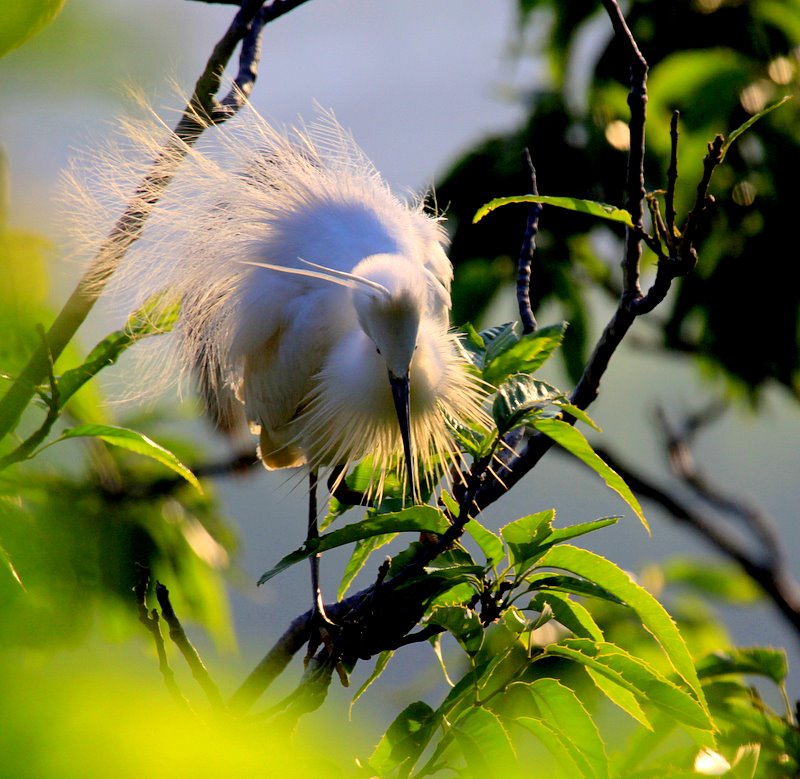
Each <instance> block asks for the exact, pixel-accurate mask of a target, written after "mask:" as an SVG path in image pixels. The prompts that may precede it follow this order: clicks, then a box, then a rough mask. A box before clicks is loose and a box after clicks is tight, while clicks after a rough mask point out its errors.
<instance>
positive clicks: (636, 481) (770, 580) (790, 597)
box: [595, 447, 800, 638]
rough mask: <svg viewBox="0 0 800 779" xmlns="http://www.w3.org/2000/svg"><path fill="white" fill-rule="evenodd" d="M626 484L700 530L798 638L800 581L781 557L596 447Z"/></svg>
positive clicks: (696, 530) (644, 497)
mask: <svg viewBox="0 0 800 779" xmlns="http://www.w3.org/2000/svg"><path fill="white" fill-rule="evenodd" d="M595 451H596V452H597V454H599V455H600V456H601V457H602V458H603V460H605V462H606V463H608V465H610V466H611V467H612V468H613V469H614V470H615V471H616V472H617V473H618V474H619V475H620V476H621V477H622V478H623V479H624V480H625V482H626V484H627V485H628V486H629V487H630V488H631V489H632V490H633V492H634V493H636V494H637V495H639V496H640V497H641V498H643V499H645V500H651V501H654V502H655V503H658V504H659V505H660V506H661V507H662V508H663V509H665V510H666V511H667V512H668V513H669V514H670V515H671V516H672V518H673V519H675V520H676V521H678V522H681V523H683V524H685V525H686V526H687V527H689V528H691V529H692V530H694V531H695V532H697V533H699V534H700V535H701V536H702V537H703V538H704V539H705V540H706V541H708V542H709V543H710V544H711V545H712V546H714V547H716V548H717V550H718V551H720V552H722V554H724V555H725V556H726V557H729V558H730V559H731V560H734V561H735V562H736V563H738V564H739V565H740V566H741V567H742V570H744V572H745V573H746V574H747V575H748V576H749V577H750V578H751V579H752V580H753V581H754V582H756V583H757V584H758V585H759V586H760V587H761V589H762V590H763V591H764V593H765V594H766V595H767V597H768V598H769V599H770V600H771V601H772V603H773V604H774V605H775V606H776V608H777V609H778V611H779V612H780V613H781V615H782V616H783V617H784V619H786V621H787V622H788V623H789V624H790V625H791V626H792V628H793V629H794V631H795V633H796V634H797V636H798V638H800V584H798V582H797V581H795V580H794V578H793V577H792V576H791V574H790V573H789V571H788V569H787V567H786V565H785V563H784V562H783V561H782V560H776V559H774V558H771V557H770V558H768V559H764V557H763V556H761V557H759V556H758V555H754V554H753V553H752V552H751V551H750V544H749V542H748V540H747V539H745V538H743V537H741V536H739V535H738V534H736V533H734V532H733V531H732V530H731V528H728V527H726V526H725V525H724V524H722V523H721V522H720V521H718V520H715V519H714V518H713V517H712V516H710V515H708V514H705V513H703V512H702V511H699V510H697V509H696V508H693V507H691V506H689V505H687V504H685V503H683V502H682V501H680V500H679V499H678V498H676V497H675V496H674V495H671V494H670V493H669V492H667V491H666V490H665V489H663V488H662V487H660V486H659V485H657V484H655V482H652V481H650V480H648V479H646V478H645V477H644V476H642V475H641V474H640V473H638V472H636V471H634V470H633V469H632V468H631V467H630V466H629V465H628V464H627V463H625V462H622V461H621V460H620V459H619V458H617V457H616V456H615V455H614V454H612V453H611V452H609V451H608V450H607V449H602V448H599V447H595Z"/></svg>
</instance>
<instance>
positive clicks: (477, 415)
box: [121, 110, 484, 494]
mask: <svg viewBox="0 0 800 779" xmlns="http://www.w3.org/2000/svg"><path fill="white" fill-rule="evenodd" d="M237 123H238V125H239V126H238V129H235V130H229V129H228V127H229V126H228V125H226V126H225V127H223V128H221V130H214V131H213V133H214V135H216V136H219V138H220V139H221V141H222V146H223V148H224V152H225V154H223V158H222V159H219V158H218V157H216V156H214V155H213V154H212V153H211V152H209V151H207V150H203V149H191V150H189V152H188V161H187V163H185V164H184V165H183V167H182V169H181V171H180V172H179V174H178V176H177V178H176V180H175V182H173V184H172V185H171V187H170V193H171V194H170V197H169V198H168V199H167V200H166V201H165V202H164V203H163V204H162V205H161V206H160V207H159V208H157V209H156V210H155V211H154V213H153V215H152V217H151V221H152V222H153V223H154V224H153V226H152V230H153V233H154V235H155V236H156V238H155V239H151V241H150V243H149V244H144V245H143V246H142V247H140V248H138V249H137V252H136V253H134V254H133V256H131V257H130V258H129V259H128V260H127V262H126V264H125V266H124V267H123V269H122V271H121V277H122V279H123V282H124V283H125V282H127V284H128V286H133V287H135V288H136V289H137V290H138V291H139V294H140V297H141V298H142V299H145V298H146V296H147V295H149V294H152V293H153V292H155V291H158V290H161V289H164V288H166V289H168V290H171V291H172V292H174V293H175V294H177V295H178V296H179V297H180V299H181V301H182V310H181V318H180V322H179V325H178V327H177V329H176V332H177V334H178V336H179V340H180V351H181V355H182V358H183V362H184V366H185V367H187V368H189V369H191V370H192V371H194V372H196V373H197V375H199V378H200V385H201V387H202V390H203V394H204V396H205V397H206V399H207V404H208V406H209V408H210V409H211V410H212V412H213V414H214V416H215V417H216V418H217V420H218V421H219V422H220V423H221V424H222V425H223V426H225V427H229V428H232V427H235V426H236V425H237V424H238V423H239V422H241V421H244V420H246V421H248V422H249V423H250V425H251V429H252V430H253V431H254V432H255V433H257V434H258V436H259V440H260V447H259V452H260V456H261V459H262V460H263V462H264V464H265V465H266V466H267V467H268V468H285V467H293V466H301V465H307V466H309V467H310V468H311V469H312V470H316V469H317V468H318V467H320V466H345V467H346V466H349V465H351V464H353V463H354V462H356V461H358V460H359V459H361V458H362V457H363V456H364V455H366V454H368V453H369V454H372V455H373V456H374V460H375V463H376V464H377V467H378V470H377V475H376V476H375V478H374V482H373V483H372V484H371V485H370V490H369V491H370V492H372V493H373V494H379V493H380V492H381V491H382V489H383V479H384V477H385V473H386V469H387V468H388V467H390V466H394V465H397V466H399V467H400V470H401V471H402V472H407V471H408V470H412V471H417V470H418V469H419V468H420V466H421V465H422V464H424V463H428V462H430V461H432V460H433V461H435V462H437V463H438V465H437V466H436V468H438V469H440V470H444V469H445V468H446V467H447V464H448V462H452V461H454V460H455V459H456V458H457V457H458V454H457V448H456V447H455V445H454V444H453V438H452V434H451V425H452V422H453V421H456V422H464V423H468V422H472V421H475V420H482V419H483V416H484V412H482V410H481V396H482V393H481V390H480V388H479V386H478V384H477V382H476V380H475V379H474V378H473V377H472V376H471V374H470V372H469V370H468V366H467V363H466V360H465V358H464V357H463V356H462V353H461V351H460V350H459V348H458V344H457V339H456V336H454V335H453V334H452V333H450V331H449V329H448V328H449V325H448V315H449V309H450V282H451V278H452V267H451V265H450V262H449V260H448V259H447V256H446V254H445V251H444V248H443V246H444V245H445V233H444V231H443V229H442V226H441V224H440V222H439V221H438V220H437V219H436V218H434V217H432V216H429V215H428V214H426V213H425V212H424V210H423V208H422V206H421V204H412V205H409V204H407V203H404V202H403V201H401V200H399V199H398V198H397V197H395V196H394V195H393V194H392V193H391V191H390V190H389V188H388V187H387V185H386V184H385V182H384V181H383V180H382V179H381V178H380V176H379V175H378V173H377V172H376V171H375V169H374V167H373V166H372V165H371V163H370V162H369V161H368V160H367V159H366V158H365V156H364V155H363V153H362V152H361V151H360V150H359V149H358V147H357V146H356V145H355V143H354V141H353V140H352V138H351V137H350V136H349V134H347V133H346V132H344V131H343V130H342V129H341V127H339V125H338V124H337V123H336V122H335V120H333V118H332V117H324V118H323V119H322V120H321V121H320V122H318V123H317V124H316V125H313V126H312V127H311V128H310V129H308V128H306V129H303V130H302V131H295V133H294V134H293V135H292V136H289V135H286V134H283V133H280V132H277V131H275V130H273V129H272V128H271V127H269V126H268V125H267V124H266V123H265V122H264V121H263V120H262V119H261V118H260V117H259V116H258V115H257V114H256V113H255V112H254V111H252V110H249V111H247V112H245V114H244V115H240V117H239V119H238V120H237ZM136 140H137V141H139V142H145V144H146V143H150V141H149V139H148V137H147V136H146V134H139V135H137V138H136ZM149 229H150V228H149ZM404 417H405V418H404ZM423 470H424V468H423ZM412 481H413V476H412Z"/></svg>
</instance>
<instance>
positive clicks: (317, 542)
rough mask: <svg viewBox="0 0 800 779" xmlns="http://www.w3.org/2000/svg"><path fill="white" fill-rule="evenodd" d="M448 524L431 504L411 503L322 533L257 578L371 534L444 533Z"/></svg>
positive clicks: (275, 573)
mask: <svg viewBox="0 0 800 779" xmlns="http://www.w3.org/2000/svg"><path fill="white" fill-rule="evenodd" d="M448 527H450V524H449V523H448V521H447V519H446V518H445V516H444V514H443V513H442V512H441V511H440V510H439V509H437V508H434V507H433V506H412V507H411V508H407V509H404V510H403V511H399V512H397V513H395V514H381V515H380V516H377V517H367V518H366V519H362V520H361V521H360V522H354V523H352V524H350V525H346V526H345V527H343V528H339V529H338V530H333V531H331V532H330V533H325V534H323V535H321V536H320V537H319V538H317V539H312V540H310V541H307V542H306V543H305V544H304V545H303V546H302V547H300V549H296V550H295V551H294V552H291V553H290V554H288V555H286V556H285V557H283V558H282V559H281V560H280V561H279V562H278V563H277V564H276V565H275V566H273V567H272V568H270V569H269V570H268V571H267V572H266V573H264V574H263V575H262V576H261V578H260V579H259V580H258V583H259V584H264V582H266V581H269V580H270V579H271V578H272V577H273V576H275V575H277V574H279V573H280V572H281V571H284V570H286V569H287V568H289V567H290V566H292V565H294V564H295V563H298V562H300V561H301V560H306V559H308V558H309V557H311V556H312V555H315V554H319V553H321V552H327V551H328V550H329V549H335V548H336V547H337V546H343V545H345V544H351V543H354V542H355V541H361V540H362V539H365V538H372V537H373V536H386V535H390V534H392V533H404V532H412V531H416V532H419V533H444V532H445V531H446V530H447V528H448Z"/></svg>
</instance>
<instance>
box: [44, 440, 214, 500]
mask: <svg viewBox="0 0 800 779" xmlns="http://www.w3.org/2000/svg"><path fill="white" fill-rule="evenodd" d="M71 438H99V439H100V440H101V441H105V442H106V443H107V444H111V445H112V446H119V447H120V448H122V449H128V450H129V451H131V452H135V453H136V454H141V455H143V456H144V457H149V458H150V459H151V460H155V461H156V462H159V463H161V464H162V465H165V466H166V467H167V468H169V469H171V470H173V471H175V473H177V474H178V475H179V476H182V477H183V478H184V479H186V481H188V482H189V484H191V485H192V486H193V487H194V488H195V489H196V490H197V491H198V492H201V493H202V491H203V488H202V487H201V486H200V482H199V481H197V477H196V476H195V475H194V474H193V473H192V472H191V471H190V470H189V469H188V468H187V467H186V466H185V465H184V464H183V463H182V462H181V461H180V460H179V459H178V458H177V457H176V456H175V455H174V454H173V453H172V452H170V451H169V450H168V449H165V448H164V447H163V446H160V445H159V444H157V443H156V442H155V441H153V440H151V439H150V438H148V437H147V436H146V435H144V434H143V433H139V432H137V431H136V430H129V429H128V428H126V427H116V426H114V425H78V426H77V427H72V428H70V429H69V430H65V431H64V432H63V433H62V434H61V436H60V437H59V438H57V439H56V440H55V441H52V442H51V443H50V444H48V446H52V444H57V443H59V442H60V441H65V440H67V439H71Z"/></svg>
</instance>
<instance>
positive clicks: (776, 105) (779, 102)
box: [722, 95, 792, 160]
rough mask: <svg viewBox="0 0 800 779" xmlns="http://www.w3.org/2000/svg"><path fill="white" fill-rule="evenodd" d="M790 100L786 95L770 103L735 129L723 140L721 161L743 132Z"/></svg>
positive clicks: (790, 96)
mask: <svg viewBox="0 0 800 779" xmlns="http://www.w3.org/2000/svg"><path fill="white" fill-rule="evenodd" d="M791 99H792V95H786V96H785V97H782V98H781V99H780V100H776V101H775V102H774V103H771V104H770V105H768V106H767V107H766V108H764V109H762V110H761V111H759V112H758V113H757V114H753V116H751V117H750V118H749V119H748V120H747V121H746V122H745V123H744V124H742V125H740V126H739V127H737V128H736V129H735V130H734V131H733V132H732V133H730V134H729V135H728V137H727V138H726V139H725V143H724V144H723V145H722V159H723V160H724V159H725V155H726V154H727V153H728V149H730V147H731V144H732V143H733V142H734V141H735V140H736V139H737V138H738V137H739V136H740V135H741V134H742V133H744V132H747V130H749V129H750V128H751V127H752V126H753V125H754V124H755V123H756V122H757V121H758V120H759V119H761V118H762V117H764V116H766V115H767V114H768V113H771V112H772V111H774V110H775V109H776V108H780V107H781V106H782V105H783V104H784V103H786V102H787V101H789V100H791Z"/></svg>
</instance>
